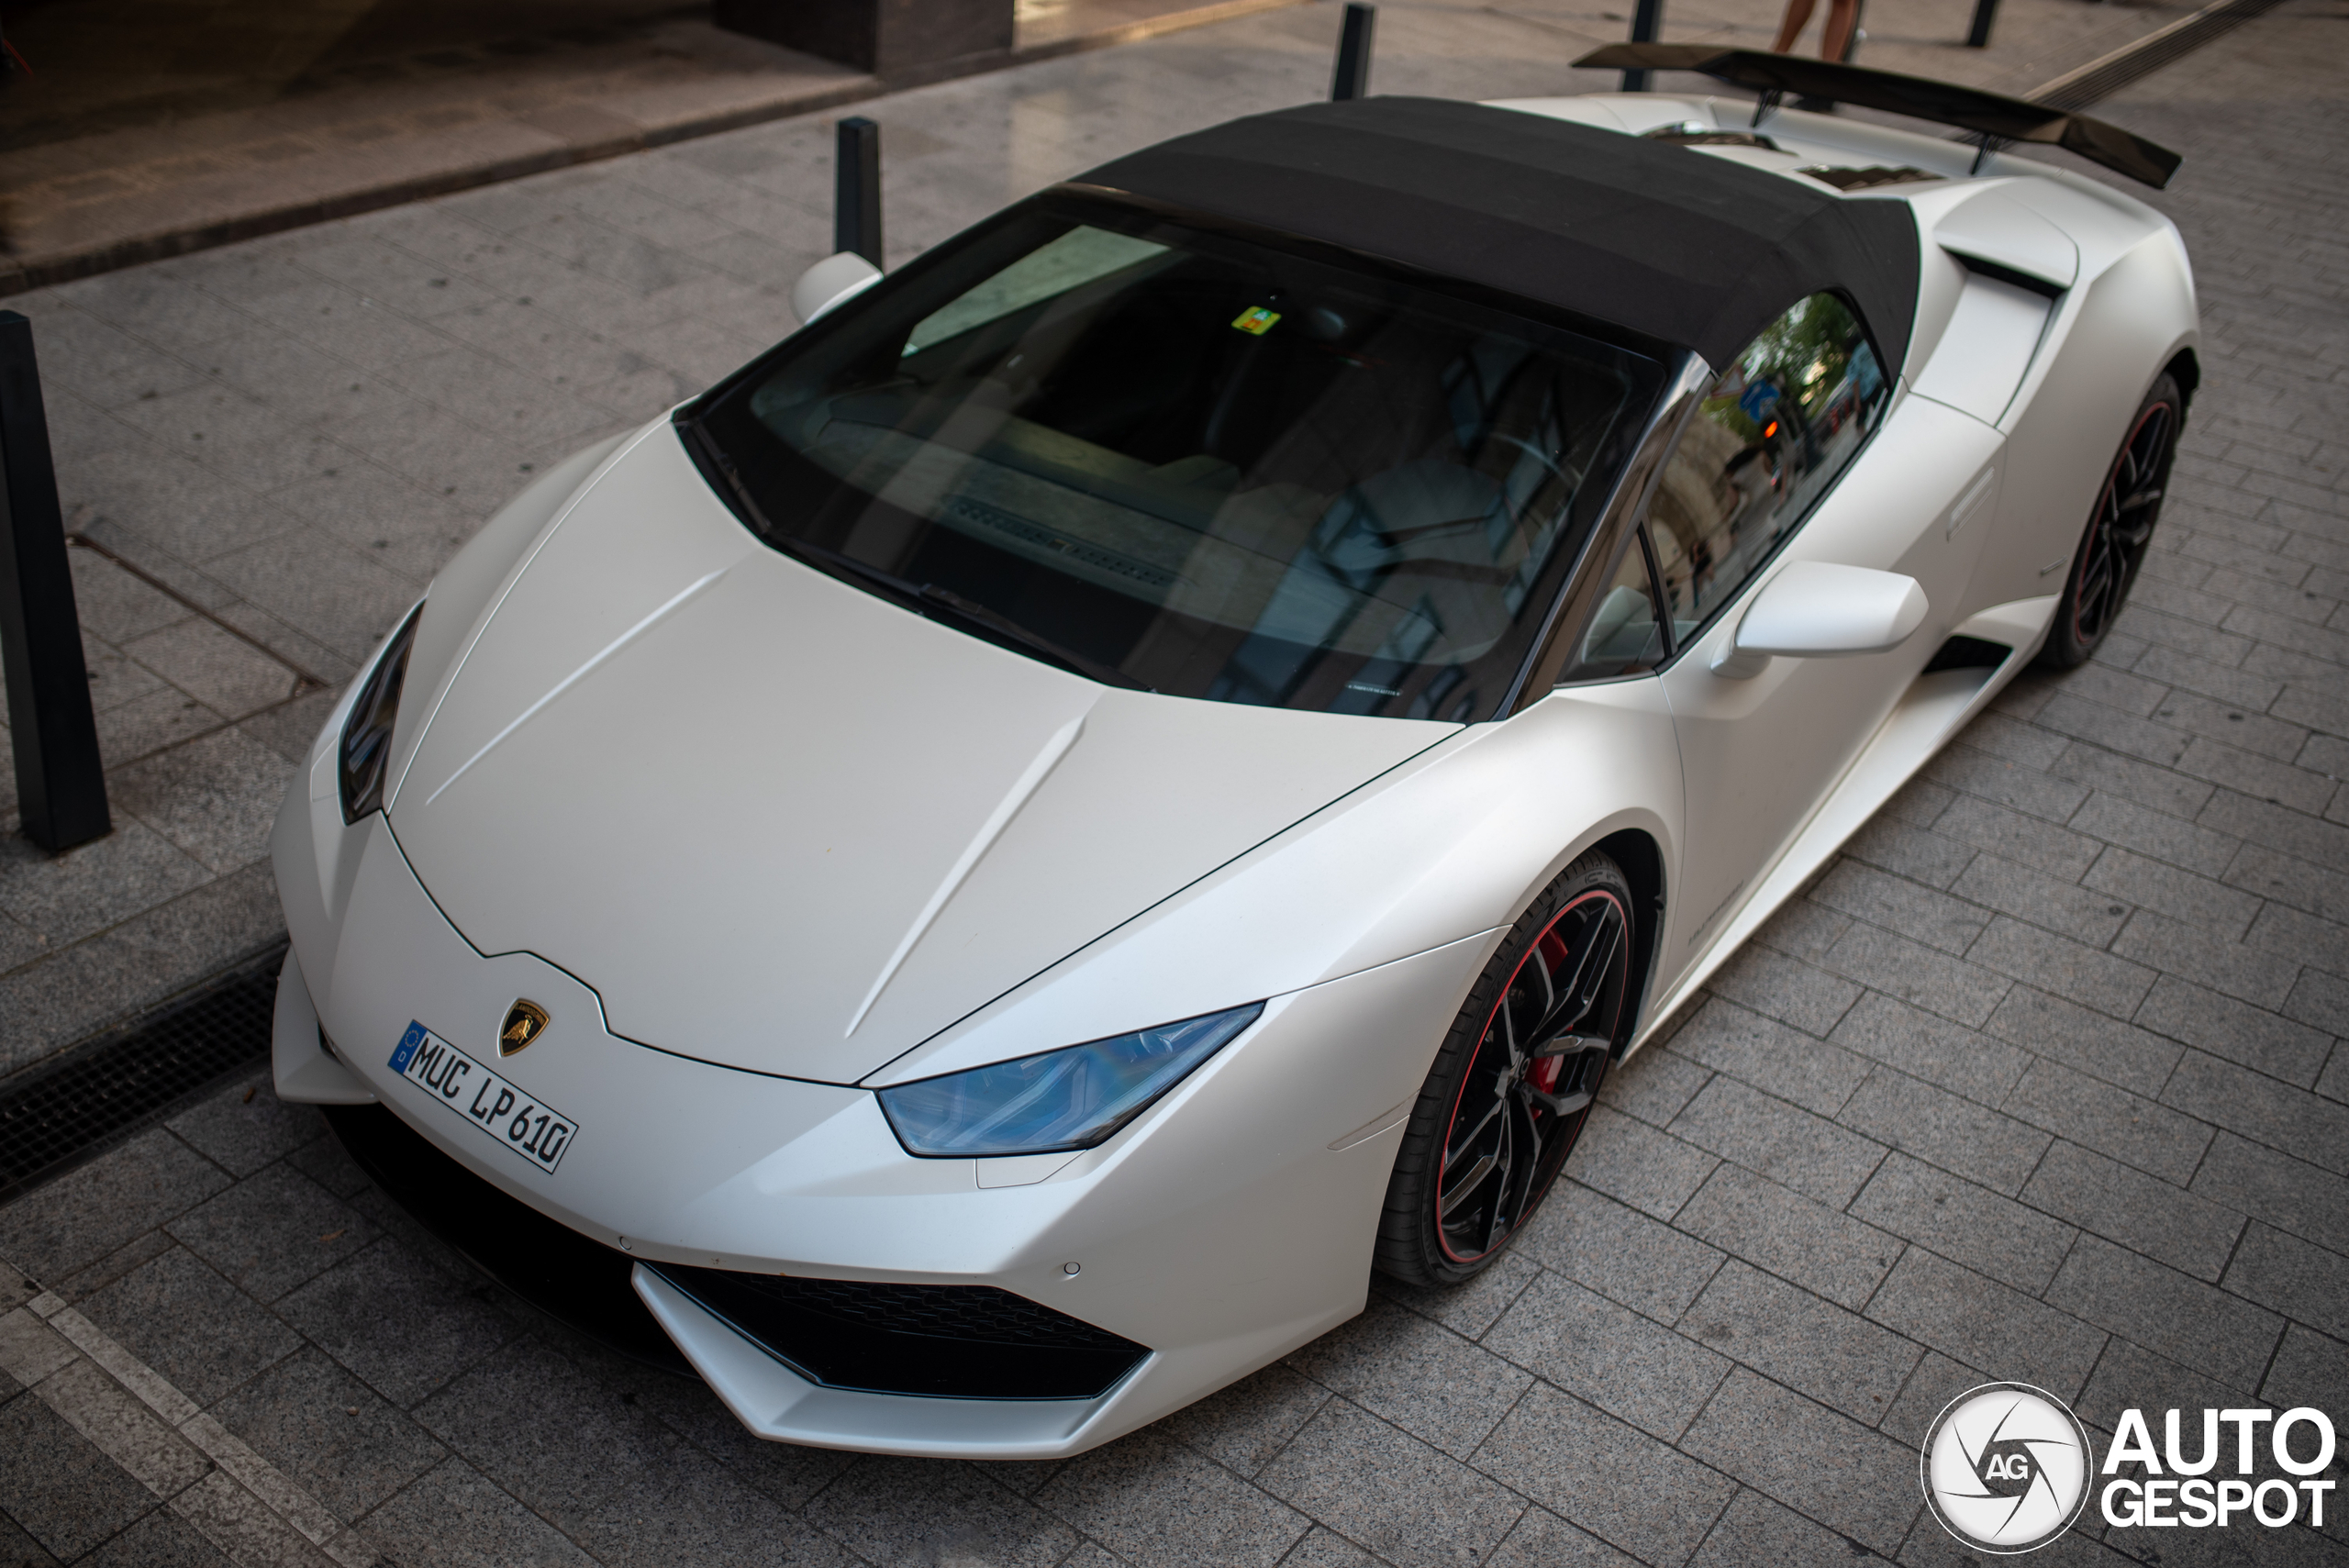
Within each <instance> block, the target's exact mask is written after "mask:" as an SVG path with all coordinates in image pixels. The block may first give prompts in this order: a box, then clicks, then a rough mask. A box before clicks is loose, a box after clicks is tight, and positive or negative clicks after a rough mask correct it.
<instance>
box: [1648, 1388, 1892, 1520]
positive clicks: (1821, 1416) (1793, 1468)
mask: <svg viewBox="0 0 2349 1568" xmlns="http://www.w3.org/2000/svg"><path fill="white" fill-rule="evenodd" d="M1683 1446H1684V1447H1685V1448H1687V1451H1689V1452H1691V1453H1693V1454H1695V1455H1697V1457H1698V1458H1699V1459H1702V1460H1704V1461H1705V1462H1708V1463H1709V1464H1714V1465H1717V1466H1719V1467H1720V1469H1722V1470H1725V1471H1727V1472H1728V1473H1731V1475H1734V1476H1736V1477H1737V1478H1738V1479H1739V1480H1740V1481H1742V1482H1744V1483H1745V1484H1746V1485H1748V1486H1751V1487H1753V1489H1754V1490H1755V1491H1757V1492H1760V1493H1763V1494H1764V1495H1765V1496H1769V1497H1771V1498H1773V1499H1774V1500H1776V1501H1777V1502H1780V1503H1783V1504H1787V1505H1788V1506H1789V1507H1791V1506H1793V1505H1795V1504H1798V1503H1799V1504H1800V1505H1801V1507H1802V1509H1803V1511H1805V1512H1806V1513H1808V1514H1809V1515H1810V1517H1812V1518H1816V1519H1819V1520H1820V1521H1821V1522H1823V1523H1825V1524H1826V1525H1827V1526H1828V1527H1829V1528H1830V1529H1833V1530H1834V1531H1835V1532H1836V1533H1838V1534H1840V1535H1846V1536H1849V1537H1851V1538H1852V1539H1853V1540H1857V1541H1859V1542H1860V1543H1861V1544H1862V1545H1864V1546H1865V1547H1867V1548H1868V1549H1869V1550H1870V1551H1875V1552H1876V1553H1878V1554H1879V1555H1882V1556H1886V1557H1889V1556H1891V1555H1892V1554H1893V1553H1894V1552H1896V1551H1899V1549H1900V1543H1901V1542H1902V1541H1903V1540H1907V1539H1908V1535H1909V1526H1910V1525H1911V1524H1913V1523H1914V1522H1915V1521H1916V1518H1917V1515H1918V1513H1919V1512H1920V1510H1921V1509H1922V1508H1923V1507H1924V1504H1923V1501H1922V1499H1921V1498H1920V1497H1919V1496H1918V1495H1917V1492H1916V1490H1915V1476H1916V1469H1917V1456H1916V1453H1915V1451H1913V1450H1910V1449H1907V1448H1904V1447H1902V1446H1901V1445H1900V1444H1898V1443H1896V1442H1894V1441H1892V1440H1890V1439H1888V1438H1886V1437H1884V1436H1882V1435H1881V1434H1879V1433H1877V1432H1874V1431H1871V1430H1870V1429H1867V1428H1866V1427H1865V1426H1862V1425H1861V1424H1859V1423H1858V1422H1856V1421H1854V1420H1852V1419H1851V1418H1849V1417H1846V1416H1840V1415H1837V1414H1836V1413H1835V1412H1833V1411H1831V1410H1827V1409H1824V1408H1821V1407H1820V1406H1817V1405H1814V1404H1812V1403H1811V1402H1810V1401H1809V1400H1807V1399H1804V1398H1802V1397H1800V1396H1798V1395H1795V1394H1793V1393H1791V1392H1789V1391H1788V1390H1787V1389H1784V1388H1780V1387H1778V1386H1777V1385H1776V1384H1773V1383H1769V1382H1767V1381H1765V1380H1764V1379H1762V1378H1760V1377H1757V1376H1755V1375H1754V1374H1753V1373H1750V1372H1738V1373H1732V1374H1731V1377H1730V1380H1729V1382H1728V1383H1727V1384H1725V1385H1723V1386H1722V1388H1721V1391H1720V1394H1718V1395H1716V1396H1714V1398H1713V1402H1712V1403H1711V1404H1710V1405H1708V1406H1707V1407H1705V1413H1704V1414H1703V1415H1702V1416H1700V1417H1698V1418H1697V1424H1696V1426H1694V1427H1693V1428H1691V1429H1689V1432H1688V1437H1687V1441H1686V1442H1685V1443H1684V1444H1683Z"/></svg>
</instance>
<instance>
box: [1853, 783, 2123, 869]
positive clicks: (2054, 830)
mask: <svg viewBox="0 0 2349 1568" xmlns="http://www.w3.org/2000/svg"><path fill="white" fill-rule="evenodd" d="M1933 833H1934V836H1935V837H1937V838H1942V839H1954V840H1958V841H1959V842H1960V843H1964V844H1970V845H1972V846H1973V847H1974V848H1976V849H1977V850H1987V851H1989V852H1990V853H1992V854H1994V855H1997V856H1998V857H1999V858H2000V859H2002V860H2009V861H2017V862H2021V863H2022V864H2024V865H2028V866H2036V867H2038V868H2039V870H2041V871H2042V872H2043V873H2046V874H2048V875H2050V876H2054V877H2061V878H2062V879H2064V880H2065V881H2066V882H2076V881H2078V880H2079V876H2080V873H2082V872H2084V871H2086V870H2087V869H2088V865H2089V863H2090V862H2093V861H2094V860H2095V859H2096V857H2097V852H2098V851H2099V848H2100V847H2101V846H2100V845H2099V844H2098V843H2097V841H2096V840H2093V839H2089V838H2087V837H2085V836H2083V835H2081V834H2078V833H2075V832H2073V831H2072V830H2071V829H2069V828H2058V827H2056V826H2054V824H2053V823H2048V822H2042V821H2041V820H2039V818H2037V817H2025V816H2023V815H2022V814H2021V813H2020V812H2014V811H2009V810H2007V809H2006V808H2005V807H2003V806H1993V805H1991V804H1990V803H1989V802H1988V801H1987V800H1978V799H1976V798H1975V797H1974V796H1972V795H1962V796H1960V797H1959V798H1958V799H1957V800H1956V801H1955V802H1954V803H1953V804H1952V805H1951V806H1950V808H1949V809H1948V810H1947V811H1944V812H1943V813H1942V814H1941V817H1939V818H1938V819H1937V820H1936V821H1935V822H1934V823H1933ZM1885 869H1886V870H1887V871H1902V870H1903V868H1901V867H1899V866H1889V865H1888V866H1886V867H1885ZM1957 869H1959V868H1953V869H1952V871H1951V873H1950V878H1951V880H1952V881H1954V880H1956V876H1957ZM1903 874H1909V873H1906V872H1903ZM1938 885H1943V886H1946V885H1947V884H1938Z"/></svg>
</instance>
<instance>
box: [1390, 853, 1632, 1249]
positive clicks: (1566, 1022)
mask: <svg viewBox="0 0 2349 1568" xmlns="http://www.w3.org/2000/svg"><path fill="white" fill-rule="evenodd" d="M1637 930H1638V927H1637V923H1636V922H1635V921H1634V919H1633V918H1632V904H1631V887H1630V884H1628V883H1626V882H1625V881H1624V879H1623V873H1621V872H1620V870H1618V869H1617V867H1616V865H1615V862H1613V861H1610V860H1609V859H1608V858H1607V857H1606V856H1604V855H1600V854H1590V855H1586V856H1584V857H1583V858H1582V859H1581V860H1579V861H1576V862H1575V863H1574V864H1573V865H1571V866H1569V867H1567V868H1566V870H1565V871H1564V873H1562V874H1561V875H1560V876H1559V877H1558V879H1557V880H1556V881H1555V882H1553V883H1552V884H1550V886H1549V887H1548V888H1547V889H1546V890H1545V891H1544V892H1543V893H1542V896H1541V897H1539V898H1537V899H1535V900H1534V901H1533V906H1532V907H1531V909H1529V910H1527V911H1526V913H1525V916H1524V917H1523V918H1521V919H1520V920H1519V921H1518V923H1517V926H1516V928H1515V929H1513V930H1512V931H1511V932H1510V933H1509V937H1508V940H1507V941H1505V942H1503V943H1502V944H1501V949H1500V951H1498V952H1497V953H1496V954H1495V955H1494V956H1493V960H1492V962H1491V963H1489V964H1488V965H1486V970H1485V973H1484V974H1483V975H1482V976H1481V977H1480V978H1479V979H1478V980H1477V982H1476V984H1475V988H1474V989H1472V990H1471V991H1470V992H1469V994H1468V1001H1467V1004H1466V1006H1464V1007H1463V1008H1462V1009H1461V1012H1460V1017H1459V1018H1458V1019H1457V1021H1455V1022H1454V1023H1453V1028H1452V1032H1451V1033H1450V1035H1448V1036H1447V1037H1446V1038H1445V1040H1444V1043H1443V1049H1442V1051H1439V1052H1438V1053H1437V1055H1436V1061H1435V1066H1434V1068H1433V1069H1432V1070H1431V1072H1430V1073H1428V1081H1427V1084H1426V1086H1425V1087H1423V1088H1422V1089H1421V1090H1420V1091H1419V1104H1418V1106H1416V1107H1415V1108H1414V1109H1413V1112H1412V1116H1411V1121H1410V1126H1409V1128H1408V1129H1407V1130H1406V1131H1405V1133H1404V1136H1403V1146H1402V1148H1401V1150H1400V1151H1398V1152H1397V1156H1396V1161H1395V1174H1394V1176H1393V1177H1392V1178H1391V1180H1390V1181H1389V1183H1388V1184H1387V1189H1386V1214H1385V1215H1384V1217H1383V1218H1382V1220H1381V1223H1380V1226H1379V1233H1378V1266H1379V1267H1380V1268H1381V1269H1383V1270H1385V1271H1386V1273H1390V1274H1393V1275H1395V1276H1397V1278H1399V1279H1403V1280H1407V1281H1409V1282H1410V1283H1412V1284H1455V1283H1457V1282H1459V1281H1461V1280H1464V1279H1466V1278H1468V1277H1469V1276H1470V1275H1472V1274H1474V1273H1476V1272H1477V1271H1478V1270H1480V1269H1482V1268H1483V1267H1484V1266H1485V1265H1486V1263H1488V1262H1491V1261H1492V1260H1493V1259H1494V1257H1496V1256H1497V1254H1498V1253H1499V1252H1500V1251H1501V1249H1502V1248H1503V1247H1505V1246H1507V1245H1508V1240H1509V1238H1510V1237H1512V1236H1514V1235H1515V1234H1516V1233H1517V1232H1518V1231H1519V1230H1520V1229H1522V1228H1523V1227H1524V1225H1525V1222H1526V1221H1527V1220H1528V1219H1529V1218H1531V1217H1532V1214H1533V1211H1534V1209H1535V1208H1537V1207H1540V1205H1541V1202H1542V1196H1543V1195H1545V1194H1546V1193H1547V1192H1548V1191H1549V1190H1550V1184H1551V1182H1552V1181H1553V1179H1554V1178H1555V1177H1556V1176H1557V1174H1558V1169H1559V1167H1560V1166H1562V1165H1564V1163H1565V1162H1566V1156H1567V1154H1569V1153H1570V1152H1572V1151H1573V1149H1574V1146H1575V1140H1576V1139H1577V1138H1579V1137H1580V1136H1581V1134H1582V1128H1583V1123H1584V1122H1585V1121H1586V1120H1588V1119H1589V1117H1590V1106H1591V1102H1592V1100H1593V1099H1594V1098H1595V1097H1596V1096H1597V1095H1598V1085H1599V1083H1600V1081H1601V1080H1602V1079H1604V1078H1605V1077H1606V1075H1607V1064H1608V1063H1609V1062H1610V1061H1612V1060H1613V1059H1614V1056H1615V1054H1616V1052H1617V1051H1618V1050H1619V1049H1620V1046H1621V1045H1622V1044H1623V1042H1624V1041H1625V1040H1627V1039H1628V1038H1629V1036H1630V1034H1631V1022H1632V1013H1633V1010H1634V1000H1635V999H1634V998H1633V997H1632V996H1631V972H1632V967H1633V965H1632V956H1633V944H1634V940H1635V937H1636V934H1637Z"/></svg>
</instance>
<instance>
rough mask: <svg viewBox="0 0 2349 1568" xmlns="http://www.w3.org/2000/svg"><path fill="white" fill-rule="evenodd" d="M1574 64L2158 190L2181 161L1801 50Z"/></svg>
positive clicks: (1975, 94)
mask: <svg viewBox="0 0 2349 1568" xmlns="http://www.w3.org/2000/svg"><path fill="white" fill-rule="evenodd" d="M1575 64H1576V65H1577V66H1586V67H1589V68H1592V69H1594V70H1603V71H1695V72H1701V73H1703V74H1704V75H1707V76H1710V77H1713V78H1715V79H1716V80H1719V81H1722V82H1727V83H1731V85H1733V86H1738V87H1750V88H1753V90H1754V91H1756V92H1759V93H1761V94H1763V95H1765V98H1766V99H1767V100H1768V101H1771V102H1775V101H1776V97H1777V95H1780V94H1785V93H1793V94H1797V95H1800V96H1803V97H1807V98H1826V99H1829V100H1831V101H1832V102H1835V103H1839V104H1854V105H1857V106H1859V107H1861V108H1864V109H1879V110H1882V111H1883V112H1885V113H1887V114H1894V115H1907V116H1909V117H1911V118H1913V119H1920V120H1932V121H1933V122H1935V123H1936V124H1939V125H1946V126H1955V127H1956V128H1958V129H1960V130H1970V131H1972V132H1974V133H1975V134H1976V136H1977V137H1979V138H1982V139H1984V140H1985V144H1986V145H1987V143H1988V142H1990V141H1992V140H1998V141H2032V142H2040V143H2043V144H2044V145H2047V146H2051V147H2061V148H2064V149H2065V150H2068V151H2072V152H2076V153H2078V154H2079V155H2080V156H2081V157H2083V158H2085V159H2087V160H2088V161H2090V162H2091V163H2100V164H2102V165H2103V166H2104V167H2105V168H2107V169H2110V170H2111V171H2113V172H2115V173H2119V174H2126V175H2128V176H2129V177H2130V178H2131V179H2132V180H2136V181H2139V182H2141V183H2144V184H2148V185H2151V186H2153V187H2154V189H2155V190H2159V189H2161V188H2162V187H2163V186H2164V185H2165V184H2167V183H2169V177H2170V176H2171V175H2172V174H2174V173H2176V172H2177V165H2178V162H2179V159H2178V156H2177V154H2176V153H2175V152H2172V151H2171V150H2169V149H2168V148H2166V147H2162V146H2160V145H2158V144H2156V143H2154V142H2151V141H2147V140H2146V139H2144V138H2143V137H2142V136H2139V135H2137V134H2135V133H2134V132H2132V131H2126V130H2122V129H2121V128H2120V127H2119V126H2117V125H2112V124H2109V123H2108V122H2106V121H2104V120H2099V119H2092V118H2090V117H2088V116H2087V115H2079V114H2074V113H2072V112H2071V111H2070V110H2068V109H2058V108H2052V107H2050V106H2047V105H2045V104H2034V103H2032V102H2031V101H2030V100H2029V99H2026V98H2009V97H2007V96H2005V95H2002V94H1998V93H1985V92H1983V91H1982V90H1981V89H1979V88H1976V87H1960V86H1957V85H1955V84H1954V83H1948V82H1934V81H1932V80H1929V79H1928V78H1926V77H1922V76H1903V75H1900V74H1898V72H1890V71H1870V70H1868V69H1867V68H1866V67H1865V66H1859V65H1838V64H1835V63H1833V62H1832V61H1824V60H1807V59H1804V58H1803V57H1801V56H1799V55H1792V54H1766V53H1764V52H1763V51H1761V50H1750V49H1720V48H1718V47H1716V46H1714V45H1712V44H1701V43H1616V44H1609V45H1608V46H1607V47H1606V48H1604V49H1598V50H1592V51H1591V52H1590V53H1588V54H1586V55H1584V56H1583V57H1582V58H1581V59H1580V60H1577V61H1575Z"/></svg>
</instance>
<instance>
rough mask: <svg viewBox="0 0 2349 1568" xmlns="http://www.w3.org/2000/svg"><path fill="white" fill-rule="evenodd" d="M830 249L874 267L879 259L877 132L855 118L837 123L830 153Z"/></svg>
mask: <svg viewBox="0 0 2349 1568" xmlns="http://www.w3.org/2000/svg"><path fill="white" fill-rule="evenodd" d="M833 156H834V159H835V161H836V163H837V167H836V169H835V170H834V183H833V186H832V249H833V250H834V251H836V252H837V251H841V250H853V251H855V252H856V253H857V254H858V255H860V256H862V257H863V258H864V259H865V260H866V261H870V262H872V263H873V264H874V266H876V267H879V266H885V265H886V263H885V262H884V261H882V259H881V128H880V127H879V126H877V125H875V124H874V123H873V122H872V121H871V120H869V119H866V118H865V117H863V115H855V116H852V117H849V118H847V119H844V120H842V121H841V123H840V141H839V145H838V146H837V147H836V148H835V149H834V152H833Z"/></svg>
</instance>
